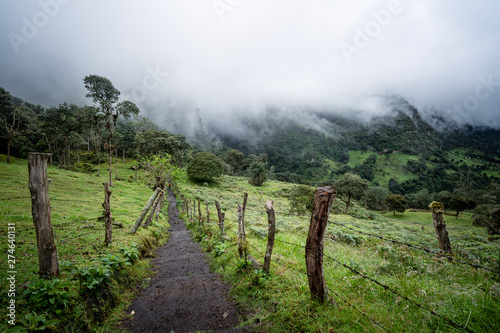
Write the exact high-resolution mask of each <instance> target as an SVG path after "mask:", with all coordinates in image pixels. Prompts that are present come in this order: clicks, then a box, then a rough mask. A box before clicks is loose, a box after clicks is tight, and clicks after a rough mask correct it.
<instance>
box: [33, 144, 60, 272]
mask: <svg viewBox="0 0 500 333" xmlns="http://www.w3.org/2000/svg"><path fill="white" fill-rule="evenodd" d="M50 155H51V154H39V153H30V154H29V155H28V170H29V182H28V186H29V189H30V193H31V213H32V214H33V223H34V224H35V231H36V242H37V246H38V267H39V272H38V274H40V275H42V276H48V275H52V276H58V275H59V265H58V263H57V249H56V244H55V242H54V232H53V230H52V221H51V216H50V201H49V180H48V177H47V160H48V159H49V156H50Z"/></svg>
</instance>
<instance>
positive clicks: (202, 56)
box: [0, 0, 500, 126]
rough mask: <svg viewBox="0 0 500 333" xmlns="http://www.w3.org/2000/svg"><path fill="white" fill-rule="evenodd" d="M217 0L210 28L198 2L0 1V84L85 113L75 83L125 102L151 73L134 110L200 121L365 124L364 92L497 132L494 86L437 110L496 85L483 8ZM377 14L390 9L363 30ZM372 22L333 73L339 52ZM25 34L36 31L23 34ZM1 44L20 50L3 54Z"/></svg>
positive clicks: (495, 45) (368, 101) (497, 17)
mask: <svg viewBox="0 0 500 333" xmlns="http://www.w3.org/2000/svg"><path fill="white" fill-rule="evenodd" d="M223 1H225V2H226V3H229V4H230V5H231V4H233V10H231V11H228V12H225V14H224V19H223V20H221V19H220V16H219V15H218V13H217V11H216V10H215V9H214V7H213V2H212V1H206V0H203V1H202V0H190V1H177V0H162V1H160V0H156V1H143V2H139V1H132V0H125V1H124V0H120V1H118V0H108V1H97V0H86V1H77V0H64V1H63V0H40V1H35V0H33V1H28V0H25V1H17V0H0V49H1V50H2V51H1V52H0V86H3V87H4V88H5V89H7V90H8V91H10V92H11V93H12V94H13V95H15V96H19V97H21V98H23V99H26V100H28V101H31V102H34V103H40V104H42V105H45V106H50V105H55V104H59V103H61V102H70V103H71V102H75V103H78V104H83V103H87V104H88V103H90V101H89V100H88V99H86V98H85V89H84V86H83V81H82V80H83V77H84V76H86V75H89V74H98V75H102V76H105V77H107V78H109V79H110V80H111V81H112V82H113V84H114V85H115V86H116V88H117V89H119V90H120V91H122V92H123V93H124V94H127V93H128V94H129V95H130V92H131V91H134V89H136V90H137V89H138V88H137V87H142V86H143V84H144V83H143V80H144V77H145V76H147V75H148V73H149V72H148V68H149V69H156V68H160V69H161V71H163V72H168V73H169V75H168V77H165V78H164V79H163V80H162V81H161V82H158V83H159V84H158V86H157V87H155V88H154V89H148V90H147V95H145V97H144V98H140V99H139V101H137V104H138V105H139V106H140V107H142V108H146V107H147V108H149V109H148V110H145V111H147V112H149V113H154V112H157V113H168V112H169V110H168V109H165V108H162V107H157V108H156V107H153V109H151V108H152V106H158V105H170V106H177V107H179V108H182V107H189V108H191V107H199V108H200V109H201V112H202V115H203V118H204V120H205V119H216V118H221V117H219V115H223V114H236V115H237V114H239V113H241V114H244V113H247V112H253V111H252V110H257V109H259V108H261V107H263V106H267V105H285V106H290V107H291V108H290V110H293V109H294V106H300V107H304V106H310V107H311V108H315V107H317V106H318V105H320V106H324V107H327V108H329V109H331V110H332V112H343V110H357V112H358V113H359V112H361V113H363V117H368V118H369V117H372V116H374V115H377V114H381V113H384V112H386V110H384V108H383V107H382V106H381V105H380V104H378V103H375V102H374V98H373V97H371V95H372V94H375V95H377V94H378V93H379V92H381V91H391V92H394V93H396V94H399V95H401V96H402V97H404V98H406V99H408V100H409V101H410V102H411V103H414V104H415V105H416V106H417V107H419V108H421V109H422V110H433V111H432V112H437V113H439V114H442V115H445V116H449V117H453V119H455V120H457V121H458V122H463V121H468V122H472V123H475V124H493V125H495V124H496V125H495V126H498V124H499V117H500V89H497V90H496V91H494V92H492V93H491V94H490V96H489V97H488V98H487V99H485V100H481V101H480V102H481V103H480V105H479V106H478V107H477V108H475V109H474V110H473V112H470V111H467V110H465V111H464V112H463V113H460V112H452V111H450V110H453V105H454V104H455V103H463V101H464V99H466V98H467V97H468V96H469V95H471V94H472V95H473V94H474V90H475V88H476V86H477V84H478V78H479V77H481V76H482V77H488V76H489V75H492V76H493V78H494V79H495V80H496V81H500V65H499V62H498V59H500V43H499V42H500V2H499V1H497V0H484V1H480V2H471V1H466V0H453V1H452V0H442V1H435V0H422V1H395V0H376V1H373V0H371V1H369V0H359V1H347V0H345V1H329V0H311V1H285V0H273V1H264V0H246V1H245V0H242V1H227V0H223ZM56 6H58V7H56ZM391 6H400V7H401V8H402V9H401V10H400V11H398V12H397V14H393V15H391V18H390V20H389V21H388V23H387V24H385V23H384V24H382V23H380V22H382V21H380V20H379V21H377V19H376V18H377V17H380V15H382V14H381V13H383V11H387V10H389V8H392V7H391ZM46 8H52V11H50V10H47V9H46ZM55 9H57V12H55ZM44 12H45V13H46V16H47V17H48V20H47V21H46V22H45V21H43V22H42V21H40V18H43V17H42V16H43V13H44ZM40 13H42V14H40ZM54 13H55V14H54ZM49 14H51V15H49ZM52 14H53V15H52ZM37 20H38V21H37ZM26 22H28V23H26ZM374 22H375V23H374ZM377 22H379V25H380V31H376V30H373V31H372V35H371V36H368V37H369V38H370V41H369V44H368V45H367V46H365V47H363V48H362V49H360V52H359V54H354V55H353V56H352V59H351V61H350V62H347V61H346V58H345V54H343V53H342V49H341V47H340V45H341V44H342V43H350V44H353V43H354V41H355V38H356V34H357V32H358V31H362V32H364V33H367V32H366V29H367V27H372V28H373V27H375V24H376V23H377ZM41 23H43V24H41ZM30 24H33V25H34V26H35V28H36V29H37V32H36V33H34V34H28V35H27V36H25V35H26V32H27V31H29V28H30V27H29V25H30ZM37 24H38V25H39V26H37ZM374 31H375V32H376V33H374ZM23 33H24V34H23ZM9 34H10V36H13V34H15V35H18V36H19V37H20V38H22V39H25V40H27V42H26V43H24V42H23V43H20V44H17V45H15V47H14V46H13V43H12V38H11V39H9V38H8V36H9ZM16 48H17V52H16Z"/></svg>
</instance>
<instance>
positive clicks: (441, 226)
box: [429, 201, 451, 253]
mask: <svg viewBox="0 0 500 333" xmlns="http://www.w3.org/2000/svg"><path fill="white" fill-rule="evenodd" d="M429 208H430V209H431V212H432V222H433V223H434V229H435V230H436V236H437V239H438V243H439V248H440V249H441V251H443V252H445V253H451V243H450V238H449V237H448V231H447V230H446V222H445V221H444V205H443V204H442V203H440V202H437V201H433V202H432V203H431V204H430V205H429Z"/></svg>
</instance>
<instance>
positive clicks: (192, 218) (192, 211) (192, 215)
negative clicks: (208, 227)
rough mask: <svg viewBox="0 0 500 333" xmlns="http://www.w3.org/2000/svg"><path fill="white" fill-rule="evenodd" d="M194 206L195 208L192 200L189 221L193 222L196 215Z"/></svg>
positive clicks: (194, 202)
mask: <svg viewBox="0 0 500 333" xmlns="http://www.w3.org/2000/svg"><path fill="white" fill-rule="evenodd" d="M195 206H196V199H195V198H193V204H192V205H191V221H194V218H195V214H196V209H195Z"/></svg>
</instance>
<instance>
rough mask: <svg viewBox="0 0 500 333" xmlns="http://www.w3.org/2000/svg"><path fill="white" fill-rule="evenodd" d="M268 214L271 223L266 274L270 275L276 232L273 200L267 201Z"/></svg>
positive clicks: (265, 265) (266, 257)
mask: <svg viewBox="0 0 500 333" xmlns="http://www.w3.org/2000/svg"><path fill="white" fill-rule="evenodd" d="M264 207H265V208H266V212H267V221H268V223H269V229H268V232H267V248H266V255H265V256H264V267H263V270H264V273H266V274H269V267H270V265H271V255H272V254H273V247H274V234H275V232H276V217H275V215H274V208H273V200H271V199H269V200H267V202H266V204H265V205H264Z"/></svg>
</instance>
